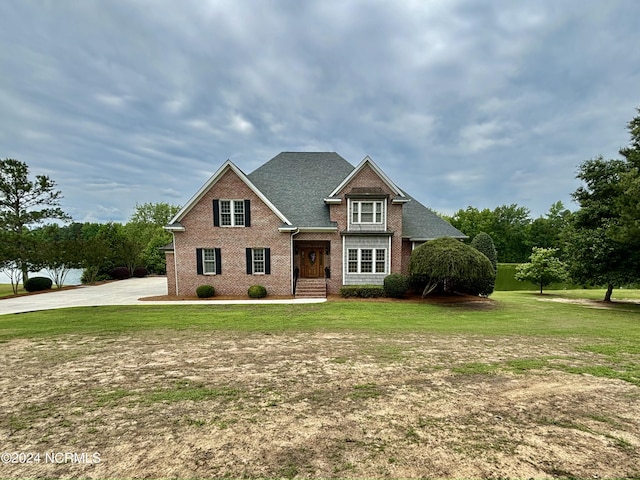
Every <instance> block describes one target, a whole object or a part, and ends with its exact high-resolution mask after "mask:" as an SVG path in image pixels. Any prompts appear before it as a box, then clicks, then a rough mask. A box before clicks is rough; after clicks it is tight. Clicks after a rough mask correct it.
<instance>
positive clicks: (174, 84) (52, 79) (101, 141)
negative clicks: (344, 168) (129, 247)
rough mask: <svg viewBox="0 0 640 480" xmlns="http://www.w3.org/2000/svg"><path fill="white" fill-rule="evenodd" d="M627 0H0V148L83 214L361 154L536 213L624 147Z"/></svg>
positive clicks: (453, 201) (631, 25)
mask: <svg viewBox="0 0 640 480" xmlns="http://www.w3.org/2000/svg"><path fill="white" fill-rule="evenodd" d="M639 18H640V2H638V1H637V0H606V1H604V0H577V1H574V0H561V1H560V0H535V1H534V0H531V1H514V0H504V1H500V0H496V1H492V0H486V1H479V0H411V1H409V0H408V1H403V0H394V1H391V0H388V1H376V0H367V1H360V0H342V1H333V0H318V1H311V0H308V1H305V0H282V1H281V0H269V1H267V0H230V1H218V0H180V1H178V0H148V1H147V0H130V1H125V0H84V1H80V0H51V1H47V0H41V1H28V0H3V1H2V2H0V19H2V22H1V23H2V28H0V158H17V159H19V160H22V161H24V162H26V163H27V164H28V165H29V167H30V169H31V173H32V174H34V175H35V174H47V175H49V176H51V177H52V178H53V179H54V180H55V181H56V182H57V184H58V186H59V188H60V189H61V190H62V192H63V195H64V199H63V201H62V205H63V208H64V209H65V210H66V211H67V212H68V213H69V214H71V215H72V216H73V217H74V219H75V220H76V221H98V222H106V221H126V219H127V218H128V217H129V216H130V215H131V213H132V211H133V208H134V207H135V205H136V203H144V202H169V203H173V204H184V203H185V202H186V201H187V200H188V199H189V198H190V197H191V195H192V194H194V193H195V192H196V190H197V189H198V188H199V187H200V186H201V185H202V184H203V183H204V182H205V181H206V180H207V178H208V177H209V176H210V175H211V174H212V173H213V172H214V171H215V170H217V168H218V167H219V166H220V165H221V164H222V163H223V162H224V161H225V160H227V159H231V160H232V161H233V162H234V163H236V165H238V166H239V167H240V168H241V169H242V170H243V171H244V172H245V173H250V172H251V171H253V170H254V169H255V168H257V167H258V166H259V165H261V164H262V163H264V162H265V161H267V160H269V159H270V158H272V157H274V156H275V155H277V154H278V153H279V152H281V151H336V152H338V153H339V154H341V155H342V156H343V157H345V158H346V159H347V160H348V161H350V162H351V163H352V164H354V165H356V164H358V163H359V162H360V161H361V160H362V159H363V158H364V156H365V155H370V156H371V157H372V158H373V160H374V161H375V162H376V163H377V164H378V165H379V166H380V167H381V168H382V169H383V170H384V171H385V172H386V173H387V174H388V175H389V176H390V177H391V178H392V179H393V180H394V181H395V182H396V183H397V184H398V185H399V186H400V187H401V188H403V189H405V190H406V191H408V193H410V194H411V195H413V196H414V197H416V198H417V199H418V200H420V201H421V202H423V203H424V204H426V205H427V206H429V207H431V208H433V209H434V210H436V211H439V212H443V213H448V214H451V213H453V212H455V211H457V210H458V209H460V208H466V207H467V206H469V205H471V206H475V207H477V208H491V209H493V208H495V207H497V206H499V205H504V204H507V205H508V204H512V203H516V204H518V205H520V206H525V207H527V208H529V209H530V210H531V213H532V216H533V217H536V216H539V215H542V214H544V213H545V212H547V211H548V208H549V206H550V205H551V204H552V203H553V202H555V201H557V200H562V201H563V202H564V203H565V205H566V206H568V207H570V208H575V205H574V204H573V203H572V202H571V200H570V193H571V192H572V191H573V190H575V188H576V187H577V186H578V183H577V181H576V180H575V173H576V168H577V166H578V165H579V164H580V163H581V162H582V161H584V160H586V159H589V158H593V157H595V156H597V155H599V154H602V155H604V156H605V157H617V156H618V154H617V151H618V149H619V148H620V147H622V146H624V145H625V144H627V143H628V141H629V136H628V132H627V130H626V124H627V122H628V121H629V120H631V119H632V118H633V117H634V116H635V115H636V108H637V107H638V106H640V48H638V47H639V46H640V29H638V19H639Z"/></svg>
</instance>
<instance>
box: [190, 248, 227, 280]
mask: <svg viewBox="0 0 640 480" xmlns="http://www.w3.org/2000/svg"><path fill="white" fill-rule="evenodd" d="M220 257H221V255H220V249H219V248H196V270H197V273H198V275H220V274H221V273H222V262H221V259H220Z"/></svg>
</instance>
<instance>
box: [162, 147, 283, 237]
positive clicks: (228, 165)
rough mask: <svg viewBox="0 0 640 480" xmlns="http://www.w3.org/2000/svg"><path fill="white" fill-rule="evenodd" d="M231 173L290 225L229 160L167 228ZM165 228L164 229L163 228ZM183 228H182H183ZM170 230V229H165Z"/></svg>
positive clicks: (181, 217)
mask: <svg viewBox="0 0 640 480" xmlns="http://www.w3.org/2000/svg"><path fill="white" fill-rule="evenodd" d="M229 170H231V171H233V172H234V173H235V174H236V175H237V176H238V178H240V180H242V182H244V184H245V185H246V186H247V187H249V188H250V189H251V190H252V191H253V193H255V194H256V195H257V196H258V198H260V200H262V201H263V202H264V203H265V205H267V207H269V209H270V210H271V211H272V212H273V213H274V214H275V215H276V216H277V217H278V218H279V219H280V220H281V221H282V222H283V223H285V224H287V225H291V222H290V221H289V220H288V219H287V217H285V216H284V214H283V213H282V212H281V211H280V210H278V208H277V207H276V206H275V205H274V204H273V203H271V201H270V200H269V199H268V198H267V197H266V196H265V195H264V194H263V193H262V192H261V191H260V190H259V189H258V187H256V186H255V185H254V184H253V182H251V180H249V178H247V176H246V175H245V174H244V172H243V171H242V170H240V169H239V168H238V167H237V166H236V165H234V164H233V162H232V161H231V160H227V161H226V162H225V163H224V164H223V165H222V166H221V167H220V168H219V169H218V170H217V171H216V173H214V174H213V175H212V176H211V177H210V178H209V180H207V182H206V183H205V184H204V185H203V186H202V187H201V188H200V190H198V191H197V192H196V194H195V195H194V196H193V197H191V199H190V200H189V201H188V202H187V203H186V205H185V206H184V207H182V208H181V209H180V211H179V212H178V213H177V214H176V215H175V217H173V218H172V219H171V220H170V222H169V226H170V225H171V224H174V223H179V222H180V220H182V219H183V218H184V216H185V215H186V214H187V213H189V211H191V209H192V208H193V207H194V206H195V205H196V204H197V203H198V202H199V201H200V200H201V199H202V197H204V196H205V195H206V194H207V192H208V191H209V190H210V189H211V188H212V187H213V186H214V185H215V184H216V183H217V182H218V180H220V178H222V176H223V175H224V174H225V173H226V172H227V171H229ZM165 228H166V227H165ZM183 228H184V227H183ZM167 230H170V229H167ZM176 231H184V230H176Z"/></svg>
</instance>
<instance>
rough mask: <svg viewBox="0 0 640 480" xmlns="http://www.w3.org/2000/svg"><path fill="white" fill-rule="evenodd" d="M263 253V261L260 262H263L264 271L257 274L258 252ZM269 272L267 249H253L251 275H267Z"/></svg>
mask: <svg viewBox="0 0 640 480" xmlns="http://www.w3.org/2000/svg"><path fill="white" fill-rule="evenodd" d="M257 251H262V260H258V261H259V262H262V271H261V272H256V252H257ZM266 270H267V252H266V249H265V248H252V249H251V274H252V275H266Z"/></svg>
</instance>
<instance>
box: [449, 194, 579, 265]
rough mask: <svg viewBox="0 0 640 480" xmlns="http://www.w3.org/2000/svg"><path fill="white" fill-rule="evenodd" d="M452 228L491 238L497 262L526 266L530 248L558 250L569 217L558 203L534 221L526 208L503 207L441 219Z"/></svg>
mask: <svg viewBox="0 0 640 480" xmlns="http://www.w3.org/2000/svg"><path fill="white" fill-rule="evenodd" d="M442 217H443V218H445V219H446V220H447V221H449V222H450V223H451V224H452V225H453V226H454V227H456V228H457V229H458V230H460V231H461V232H463V233H464V234H465V235H467V236H468V237H469V240H471V239H473V238H475V237H476V235H478V234H479V233H481V232H484V233H486V234H488V235H490V236H491V238H492V240H493V242H494V244H495V247H496V250H497V252H498V262H501V263H521V262H526V261H528V259H529V256H530V255H531V252H532V250H533V248H534V247H542V248H557V249H562V247H563V245H564V242H565V241H566V239H565V236H566V235H565V234H566V230H567V228H568V227H569V226H570V225H571V223H572V221H573V213H572V212H571V211H569V210H568V209H567V208H565V206H564V205H563V203H562V202H560V201H558V202H556V203H554V204H553V205H551V207H550V208H549V211H548V212H547V213H546V214H545V215H544V216H541V217H539V218H536V219H532V218H531V212H530V210H529V209H528V208H526V207H521V206H518V205H516V204H513V205H503V206H500V207H497V208H495V209H494V210H489V209H488V208H485V209H483V210H478V209H477V208H475V207H467V208H466V209H464V210H463V209H461V210H458V211H457V212H456V213H454V214H453V215H452V216H446V215H442Z"/></svg>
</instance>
